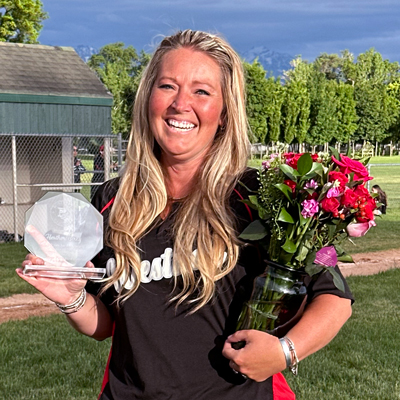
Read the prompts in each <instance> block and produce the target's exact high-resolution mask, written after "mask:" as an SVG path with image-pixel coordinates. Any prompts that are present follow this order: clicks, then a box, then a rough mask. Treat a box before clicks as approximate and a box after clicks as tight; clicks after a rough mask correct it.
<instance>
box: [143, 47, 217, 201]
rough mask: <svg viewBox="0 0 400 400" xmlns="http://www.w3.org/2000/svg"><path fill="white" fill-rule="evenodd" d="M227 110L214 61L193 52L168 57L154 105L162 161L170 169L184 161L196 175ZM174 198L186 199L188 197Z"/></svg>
mask: <svg viewBox="0 0 400 400" xmlns="http://www.w3.org/2000/svg"><path fill="white" fill-rule="evenodd" d="M223 107H224V101H223V97H222V88H221V70H220V68H219V65H218V64H217V63H216V62H215V61H214V60H213V59H212V58H211V57H209V56H208V55H207V54H205V53H203V52H200V51H196V50H193V49H191V48H181V49H177V50H172V51H170V52H169V53H167V54H166V55H165V56H164V58H163V61H162V63H161V67H160V70H159V72H158V76H157V79H156V81H155V83H154V86H153V90H152V92H151V96H150V107H149V118H150V121H151V122H150V123H151V129H152V132H153V134H154V138H155V140H156V142H157V143H158V145H159V146H160V148H161V149H162V155H161V156H162V163H163V164H164V165H165V166H168V168H179V165H180V164H182V163H184V164H185V169H187V168H188V167H189V166H190V164H193V173H194V172H195V171H196V170H197V169H198V167H199V165H200V164H201V161H202V159H203V158H204V156H205V154H206V153H207V152H208V150H209V149H210V147H211V145H212V143H213V140H214V136H215V135H216V133H217V131H218V130H219V129H221V124H222V111H223ZM186 172H188V171H186ZM183 189H184V190H188V189H189V188H188V187H185V188H183ZM169 194H170V195H171V196H173V197H182V196H184V195H186V194H187V193H184V192H182V193H169Z"/></svg>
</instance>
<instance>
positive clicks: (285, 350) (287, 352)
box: [279, 338, 292, 368]
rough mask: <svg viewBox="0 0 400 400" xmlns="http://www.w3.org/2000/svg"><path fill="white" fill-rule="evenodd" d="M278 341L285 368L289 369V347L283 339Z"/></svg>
mask: <svg viewBox="0 0 400 400" xmlns="http://www.w3.org/2000/svg"><path fill="white" fill-rule="evenodd" d="M279 341H280V343H281V346H282V350H283V354H284V355H285V359H286V368H289V367H290V365H291V364H292V355H291V354H290V350H289V345H288V344H287V342H286V340H285V338H281V339H279Z"/></svg>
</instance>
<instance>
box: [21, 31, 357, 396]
mask: <svg viewBox="0 0 400 400" xmlns="http://www.w3.org/2000/svg"><path fill="white" fill-rule="evenodd" d="M133 115H134V117H133V126H132V132H131V137H130V143H129V146H128V151H127V156H126V165H125V169H124V173H123V175H122V177H121V179H120V180H112V181H109V182H107V183H105V184H104V185H103V186H102V187H100V189H99V190H98V192H97V194H96V197H95V199H94V202H93V203H94V205H95V206H96V207H97V208H98V209H99V210H100V211H102V212H103V215H104V220H105V225H106V227H107V229H106V230H107V244H108V245H107V247H105V249H103V251H102V252H101V253H99V255H98V256H97V257H96V258H95V259H94V260H93V262H94V264H95V265H96V266H99V267H104V266H105V267H106V268H107V275H108V278H107V281H106V283H105V285H104V286H103V287H102V288H99V287H96V285H95V284H93V283H91V282H89V283H88V284H87V291H88V292H90V293H91V294H87V296H86V298H85V293H84V292H83V291H82V290H83V286H84V283H83V282H81V281H79V280H71V281H64V282H59V281H51V280H49V279H35V278H29V277H24V276H23V275H22V274H21V271H19V272H18V273H19V275H20V276H21V277H22V278H23V279H25V280H27V281H28V282H30V283H31V284H33V285H34V286H35V287H36V288H38V289H39V290H41V291H42V292H43V293H44V294H45V295H46V296H47V297H48V298H50V299H51V300H52V301H54V302H56V303H58V304H63V305H64V306H60V307H61V310H63V311H64V312H67V313H68V314H67V318H68V320H69V322H70V323H71V325H72V326H73V327H74V328H75V329H77V330H78V331H79V332H82V333H84V334H86V335H88V336H91V337H94V338H96V339H98V340H102V339H105V338H106V337H109V336H110V335H111V334H112V331H113V327H115V328H114V329H115V330H114V333H113V349H112V355H111V359H110V364H109V370H108V381H107V383H106V384H105V387H104V390H103V391H102V394H101V396H100V399H102V400H106V399H128V398H129V399H182V400H183V399H185V400H187V399H194V400H195V399H218V400H225V399H235V400H237V399H249V398H253V399H256V400H257V399H273V398H274V397H275V398H276V399H277V398H278V396H280V398H281V399H282V398H285V399H290V398H293V395H292V394H291V392H290V389H288V387H287V385H286V383H285V382H284V380H283V379H282V375H281V374H278V373H279V372H280V371H282V370H284V369H285V368H286V365H287V358H286V355H287V354H288V350H287V349H284V347H283V344H281V342H280V341H279V339H278V338H277V337H274V336H271V335H269V334H267V333H264V332H259V331H254V330H245V331H239V332H236V333H235V329H234V327H235V320H236V318H237V316H238V312H239V311H240V307H241V304H242V301H243V296H246V293H247V292H248V288H249V287H250V286H251V283H252V280H253V278H254V276H256V275H257V274H259V273H260V272H261V271H260V266H259V263H258V254H257V251H255V250H254V249H252V248H251V247H243V246H241V244H240V243H239V241H238V239H237V236H238V234H239V233H240V232H241V230H243V228H244V227H245V226H246V225H247V224H248V223H249V221H250V219H251V218H252V217H253V216H251V212H249V211H248V210H247V209H246V207H245V205H244V203H243V202H242V201H241V198H243V197H245V196H247V195H248V193H246V189H245V188H244V186H243V185H240V184H239V183H238V181H239V180H240V181H242V182H243V183H244V184H245V185H246V187H250V188H251V189H255V188H256V187H257V178H256V174H255V173H254V171H252V170H247V169H246V162H247V157H248V148H249V146H248V139H247V120H246V114H245V102H244V78H243V72H242V64H241V61H240V59H239V57H238V56H237V54H236V53H235V52H234V51H233V50H232V48H231V47H230V46H229V45H228V44H227V43H226V42H225V41H224V40H222V39H220V38H219V37H217V36H214V35H210V34H207V33H204V32H196V31H190V30H188V31H184V32H178V33H177V34H175V35H173V36H171V37H167V38H165V39H164V40H163V41H162V42H161V44H160V46H159V48H158V49H157V51H156V52H155V54H154V56H153V58H152V60H151V61H150V63H149V65H148V67H147V69H146V71H145V73H144V75H143V78H142V80H141V83H140V86H139V89H138V92H137V97H136V101H135V108H134V113H133ZM239 251H240V254H239ZM239 256H240V257H239ZM172 259H173V262H172ZM32 262H34V263H37V262H38V260H37V259H36V258H35V257H34V256H33V255H28V256H27V259H26V260H25V261H24V262H23V265H27V264H31V263H32ZM87 265H88V266H92V265H93V264H91V263H88V264H87ZM325 275H326V277H325V278H322V279H321V280H320V281H318V282H313V283H312V284H311V283H310V285H309V298H310V303H309V305H308V307H307V309H306V311H305V312H304V315H303V317H302V318H301V320H300V321H299V322H298V323H297V325H296V326H295V327H293V328H292V329H291V330H290V331H289V332H288V334H287V336H288V337H289V338H290V339H291V341H292V343H293V345H294V347H295V351H296V352H297V356H298V358H299V359H303V358H305V357H306V356H308V355H309V354H311V353H313V352H315V351H316V350H318V349H320V348H321V347H323V346H324V345H326V344H327V343H328V342H329V341H330V340H331V339H332V338H333V337H334V336H335V335H336V333H337V332H338V331H339V329H340V328H341V326H342V325H343V324H344V322H345V321H346V320H347V318H348V317H349V316H350V314H351V306H350V304H351V294H350V293H349V291H348V290H347V291H346V293H342V292H338V291H337V290H336V288H335V286H334V285H333V283H332V282H331V280H330V278H329V277H327V275H330V274H325ZM49 283H51V284H49ZM65 305H66V306H65ZM240 341H244V342H245V343H246V344H245V346H244V347H243V348H241V349H239V350H235V348H238V347H236V346H235V345H234V343H236V342H240ZM291 363H292V360H290V362H289V364H291ZM274 374H278V375H274ZM273 375H274V377H273V378H272V376H273ZM278 386H280V389H279V387H278Z"/></svg>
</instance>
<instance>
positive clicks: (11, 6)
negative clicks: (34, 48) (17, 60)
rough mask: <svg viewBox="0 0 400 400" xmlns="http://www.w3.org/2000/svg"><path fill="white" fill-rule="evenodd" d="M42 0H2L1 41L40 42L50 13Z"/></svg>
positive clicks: (0, 0) (0, 17)
mask: <svg viewBox="0 0 400 400" xmlns="http://www.w3.org/2000/svg"><path fill="white" fill-rule="evenodd" d="M42 7H43V4H42V2H41V1H40V0H0V42H12V43H38V40H37V39H38V37H39V34H40V31H41V30H42V28H43V25H42V21H44V20H45V19H47V18H48V14H47V13H46V12H44V11H43V10H42Z"/></svg>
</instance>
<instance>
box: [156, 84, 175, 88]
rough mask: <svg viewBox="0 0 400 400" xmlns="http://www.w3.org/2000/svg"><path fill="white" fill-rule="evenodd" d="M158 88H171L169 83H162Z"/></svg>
mask: <svg viewBox="0 0 400 400" xmlns="http://www.w3.org/2000/svg"><path fill="white" fill-rule="evenodd" d="M159 88H160V89H173V87H172V85H169V84H168V83H164V84H162V85H160V86H159Z"/></svg>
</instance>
